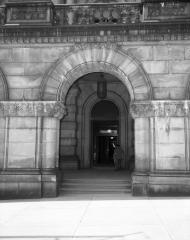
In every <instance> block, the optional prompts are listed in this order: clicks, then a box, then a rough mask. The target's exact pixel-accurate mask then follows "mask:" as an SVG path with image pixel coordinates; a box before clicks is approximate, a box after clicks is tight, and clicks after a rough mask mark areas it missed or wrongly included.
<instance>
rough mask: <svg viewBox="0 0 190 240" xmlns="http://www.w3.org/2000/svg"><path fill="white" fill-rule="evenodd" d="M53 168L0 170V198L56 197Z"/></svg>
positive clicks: (56, 178)
mask: <svg viewBox="0 0 190 240" xmlns="http://www.w3.org/2000/svg"><path fill="white" fill-rule="evenodd" d="M57 175H58V174H57V172H56V171H55V170H53V171H52V170H51V171H50V170H48V171H43V172H41V171H39V170H36V169H35V170H32V169H25V170H18V169H11V170H3V171H0V199H31V198H42V197H56V196H57V194H58V191H57V183H58V177H57Z"/></svg>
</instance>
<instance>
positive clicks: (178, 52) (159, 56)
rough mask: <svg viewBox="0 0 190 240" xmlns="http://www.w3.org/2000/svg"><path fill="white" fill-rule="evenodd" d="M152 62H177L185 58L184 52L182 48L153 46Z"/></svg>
mask: <svg viewBox="0 0 190 240" xmlns="http://www.w3.org/2000/svg"><path fill="white" fill-rule="evenodd" d="M153 55H154V60H177V59H180V60H182V59H184V58H185V50H184V47H183V46H173V45H172V46H168V45H166V46H164V45H163V46H162V45H159V46H154V47H153Z"/></svg>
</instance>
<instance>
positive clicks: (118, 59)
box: [110, 52, 126, 67]
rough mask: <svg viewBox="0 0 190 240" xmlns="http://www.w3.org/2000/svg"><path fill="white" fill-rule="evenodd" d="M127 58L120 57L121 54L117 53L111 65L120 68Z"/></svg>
mask: <svg viewBox="0 0 190 240" xmlns="http://www.w3.org/2000/svg"><path fill="white" fill-rule="evenodd" d="M125 60H126V59H125V57H124V56H122V55H119V53H117V52H116V53H115V55H114V57H113V58H112V59H111V61H110V63H111V64H113V65H114V66H116V67H119V66H121V65H122V63H123V62H125Z"/></svg>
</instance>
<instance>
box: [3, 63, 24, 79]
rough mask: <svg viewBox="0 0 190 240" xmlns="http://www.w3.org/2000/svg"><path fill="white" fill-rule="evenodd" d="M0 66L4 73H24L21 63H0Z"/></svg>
mask: <svg viewBox="0 0 190 240" xmlns="http://www.w3.org/2000/svg"><path fill="white" fill-rule="evenodd" d="M1 67H2V70H3V72H4V73H5V74H6V75H13V76H14V75H21V76H23V75H24V64H23V63H1Z"/></svg>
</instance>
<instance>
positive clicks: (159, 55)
mask: <svg viewBox="0 0 190 240" xmlns="http://www.w3.org/2000/svg"><path fill="white" fill-rule="evenodd" d="M153 56H154V60H168V59H169V49H168V46H160V45H158V46H153Z"/></svg>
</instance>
